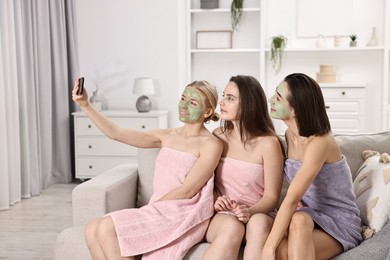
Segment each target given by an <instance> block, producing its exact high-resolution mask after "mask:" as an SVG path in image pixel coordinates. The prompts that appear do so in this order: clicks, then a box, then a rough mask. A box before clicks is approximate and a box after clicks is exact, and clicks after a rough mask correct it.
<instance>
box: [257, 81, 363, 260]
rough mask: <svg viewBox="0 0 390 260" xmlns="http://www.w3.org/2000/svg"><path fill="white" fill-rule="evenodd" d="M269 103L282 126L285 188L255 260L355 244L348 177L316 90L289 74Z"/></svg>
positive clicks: (355, 213)
mask: <svg viewBox="0 0 390 260" xmlns="http://www.w3.org/2000/svg"><path fill="white" fill-rule="evenodd" d="M270 102H271V116H272V117H273V118H276V119H281V120H283V121H284V122H285V123H286V125H287V127H288V128H287V130H286V142H287V148H288V149H287V153H288V154H287V157H288V159H287V160H286V162H285V175H286V178H287V180H288V181H289V182H290V186H289V188H288V191H287V195H286V197H285V199H284V200H283V202H282V204H281V206H280V209H279V211H278V214H277V216H276V219H275V223H274V225H273V228H272V231H271V233H270V235H269V237H268V239H267V242H266V244H265V246H264V250H263V254H262V257H261V259H262V260H265V259H275V258H276V259H330V258H332V257H334V256H336V255H338V254H339V253H341V252H343V251H346V250H348V249H351V248H353V247H355V246H357V245H358V244H359V243H360V242H361V240H362V238H361V235H360V218H359V210H358V208H357V205H356V203H355V195H354V193H353V186H352V185H353V184H352V175H351V172H350V169H349V167H348V164H347V162H346V159H345V158H344V156H343V155H342V154H341V152H340V149H339V147H338V145H337V143H336V141H335V139H334V138H333V135H332V132H331V127H330V123H329V119H328V116H327V114H326V109H325V103H324V98H323V96H322V92H321V88H320V87H319V85H318V84H317V82H315V81H314V80H313V79H312V78H310V77H308V76H306V75H304V74H300V73H296V74H291V75H289V76H287V77H286V78H285V79H284V81H283V82H282V83H280V85H279V86H278V87H277V88H276V93H275V95H274V96H273V97H272V98H271V99H270ZM297 205H299V206H298V207H297Z"/></svg>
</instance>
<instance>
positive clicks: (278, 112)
mask: <svg viewBox="0 0 390 260" xmlns="http://www.w3.org/2000/svg"><path fill="white" fill-rule="evenodd" d="M287 95H288V91H287V84H286V83H285V82H282V83H280V84H279V86H278V87H277V88H276V93H275V95H273V96H272V97H271V98H270V99H269V102H270V103H271V108H272V109H271V113H270V115H271V117H272V118H275V119H286V118H288V117H289V116H290V110H289V109H288V101H287Z"/></svg>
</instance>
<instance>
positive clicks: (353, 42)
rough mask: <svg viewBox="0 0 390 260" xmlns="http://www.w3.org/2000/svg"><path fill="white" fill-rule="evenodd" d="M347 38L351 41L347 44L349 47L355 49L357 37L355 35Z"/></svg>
mask: <svg viewBox="0 0 390 260" xmlns="http://www.w3.org/2000/svg"><path fill="white" fill-rule="evenodd" d="M349 38H350V39H351V41H350V42H349V46H350V47H356V45H357V41H356V39H357V35H356V34H351V35H350V36H349Z"/></svg>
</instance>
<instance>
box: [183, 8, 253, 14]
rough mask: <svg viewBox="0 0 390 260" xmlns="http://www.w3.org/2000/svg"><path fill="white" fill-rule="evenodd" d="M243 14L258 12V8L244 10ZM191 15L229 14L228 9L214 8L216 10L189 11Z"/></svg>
mask: <svg viewBox="0 0 390 260" xmlns="http://www.w3.org/2000/svg"><path fill="white" fill-rule="evenodd" d="M242 11H243V12H259V11H260V8H244V9H242ZM190 12H191V13H230V9H229V8H216V9H191V10H190Z"/></svg>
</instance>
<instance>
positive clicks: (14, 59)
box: [0, 0, 77, 210]
mask: <svg viewBox="0 0 390 260" xmlns="http://www.w3.org/2000/svg"><path fill="white" fill-rule="evenodd" d="M72 10H73V1H72V0H29V1H24V0H1V1H0V65H1V66H0V122H2V123H1V126H0V155H1V158H0V210H1V209H7V208H9V206H10V205H12V204H13V203H16V202H18V201H20V200H21V198H29V197H30V196H35V195H39V194H40V192H41V190H42V189H45V188H46V187H48V186H49V185H51V184H53V183H67V182H70V181H71V180H72V167H71V128H70V118H69V115H70V111H71V108H70V106H71V105H70V104H71V103H70V101H69V97H70V94H69V93H70V89H71V87H72V85H73V79H75V78H76V75H77V74H76V71H77V66H76V65H77V64H76V62H75V60H76V58H75V56H76V51H75V46H76V45H75V38H74V19H73V15H72V13H73V12H72Z"/></svg>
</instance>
